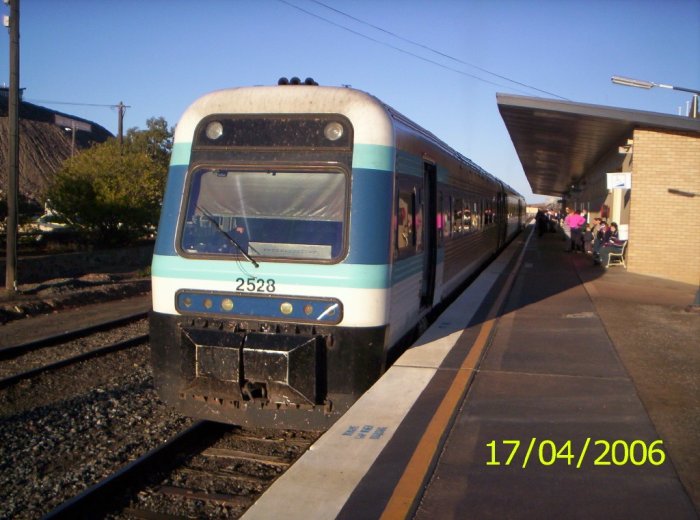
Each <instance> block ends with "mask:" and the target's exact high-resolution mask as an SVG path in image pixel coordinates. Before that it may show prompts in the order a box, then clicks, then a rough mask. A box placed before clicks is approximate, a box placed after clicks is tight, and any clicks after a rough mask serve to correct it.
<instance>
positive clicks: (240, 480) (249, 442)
mask: <svg viewBox="0 0 700 520" xmlns="http://www.w3.org/2000/svg"><path fill="white" fill-rule="evenodd" d="M318 435H319V434H318V433H314V432H296V431H280V430H263V429H256V430H245V429H241V428H238V427H235V426H230V425H223V424H216V423H211V422H199V423H195V424H194V425H193V426H191V427H190V428H188V429H186V430H184V431H183V432H181V433H180V434H179V435H177V436H176V437H174V438H173V439H171V440H169V441H168V442H166V443H164V444H163V445H161V446H159V447H158V448H156V449H154V450H151V451H150V452H148V453H147V454H145V455H144V456H142V457H140V458H139V459H137V460H135V461H133V462H131V463H130V464H128V465H127V466H125V467H123V468H122V469H120V470H119V471H117V472H116V473H114V474H113V475H111V476H110V477H108V478H106V479H104V480H103V481H101V482H99V483H98V484H96V485H95V486H93V487H91V488H90V489H87V490H86V491H84V492H83V493H81V494H80V495H78V496H76V497H74V498H72V499H71V500H68V501H67V502H65V503H64V504H62V505H61V506H59V507H58V508H56V509H54V510H53V511H52V512H50V513H49V514H48V515H47V516H46V518H47V519H63V518H80V517H85V516H96V517H108V518H184V517H187V518H192V517H196V518H237V517H239V516H240V515H241V514H242V513H243V512H244V511H245V510H246V509H247V508H248V507H249V506H250V505H252V504H253V502H255V500H256V499H257V497H259V496H260V495H261V494H262V493H263V492H264V491H265V489H267V487H268V486H269V485H270V484H271V483H272V482H273V481H274V480H275V479H276V478H277V477H278V476H279V475H281V474H282V473H283V472H284V471H286V469H287V468H288V467H289V466H290V465H291V464H292V463H293V462H294V461H295V460H296V459H297V458H298V457H299V456H300V455H301V454H302V453H304V451H306V449H307V448H308V447H309V446H310V445H311V444H312V443H313V442H314V441H315V440H316V438H317V437H318Z"/></svg>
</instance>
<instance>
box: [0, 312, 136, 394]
mask: <svg viewBox="0 0 700 520" xmlns="http://www.w3.org/2000/svg"><path fill="white" fill-rule="evenodd" d="M146 317H147V314H146V313H134V314H133V315H131V316H128V317H125V318H120V319H117V320H112V321H107V322H103V323H100V324H97V325H92V326H89V327H85V328H82V329H79V330H72V331H69V332H62V333H60V334H55V335H50V336H44V337H41V338H39V339H36V340H33V341H30V342H27V343H23V344H20V345H13V346H11V347H5V348H3V349H2V350H0V389H3V388H7V387H9V386H12V385H15V384H17V383H19V382H21V381H23V380H26V379H30V378H32V377H36V376H38V375H40V374H43V373H45V372H48V371H52V370H57V369H59V368H62V367H65V366H68V365H71V364H75V363H79V362H81V361H85V360H88V359H92V358H95V357H99V356H103V355H105V354H109V353H112V352H117V351H119V350H123V349H127V348H131V347H134V346H138V345H142V344H144V343H146V342H147V341H148V335H147V334H139V333H135V332H130V331H129V330H128V329H125V330H124V332H123V333H119V332H117V333H116V335H117V336H119V339H112V338H111V336H114V335H115V332H114V331H115V330H117V329H119V328H123V327H128V326H129V325H130V324H133V323H136V322H138V321H140V320H144V319H145V318H146Z"/></svg>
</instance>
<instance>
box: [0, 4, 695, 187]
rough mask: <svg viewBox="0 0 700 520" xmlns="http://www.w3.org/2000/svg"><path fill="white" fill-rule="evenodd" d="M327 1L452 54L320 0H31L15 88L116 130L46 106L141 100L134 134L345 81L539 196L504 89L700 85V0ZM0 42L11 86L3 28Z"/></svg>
mask: <svg viewBox="0 0 700 520" xmlns="http://www.w3.org/2000/svg"><path fill="white" fill-rule="evenodd" d="M321 1H322V2H323V4H326V5H327V6H330V7H332V8H334V9H337V10H340V11H342V12H343V13H345V14H347V15H350V16H352V17H355V18H357V19H360V20H362V21H364V22H367V23H368V24H371V25H374V26H377V27H379V28H381V29H383V30H384V31H388V32H390V33H394V34H396V35H398V36H400V37H401V38H404V39H406V40H411V41H414V42H417V43H420V44H421V45H424V46H427V47H429V48H431V49H434V50H436V51H439V52H440V53H443V54H445V55H447V56H448V57H445V56H441V55H439V54H436V53H433V52H430V51H429V50H426V49H425V48H422V47H419V46H416V45H412V44H410V43H408V42H407V41H405V40H402V39H398V38H396V37H394V36H391V35H390V34H388V33H387V32H384V31H381V30H378V29H376V28H373V27H371V26H370V25H366V24H363V23H360V22H359V21H356V20H353V19H351V18H349V17H347V16H344V15H343V14H340V13H338V12H334V11H333V10H331V9H328V8H327V7H324V6H323V5H322V4H320V3H317V2H314V1H313V0H284V1H281V0H21V2H22V4H21V16H20V21H21V23H20V45H21V66H20V75H21V78H20V83H21V86H22V87H24V88H25V89H26V91H25V99H26V100H28V101H31V102H34V103H37V104H40V105H44V106H47V107H50V108H54V109H56V110H60V111H63V112H66V113H69V114H74V115H77V116H80V117H84V118H87V119H90V120H93V121H95V122H97V123H99V124H101V125H103V126H105V127H106V128H107V129H108V130H110V131H111V132H113V133H116V131H117V112H116V110H115V109H113V108H110V107H108V106H105V107H90V106H80V105H66V104H55V103H50V102H49V101H51V102H71V103H89V104H104V105H110V104H116V103H118V102H119V101H123V102H124V103H125V104H127V105H130V106H131V108H129V109H128V110H127V112H126V117H125V121H124V126H125V128H131V127H139V128H143V127H145V122H146V120H147V119H148V118H149V117H153V116H163V117H165V118H166V119H167V121H168V122H169V123H170V124H171V125H175V124H176V123H177V120H178V118H179V117H180V115H181V114H182V112H183V111H184V110H185V108H186V107H187V106H188V105H189V104H190V103H191V102H192V101H194V100H195V99H196V98H197V97H199V96H200V95H202V94H204V93H206V92H209V91H212V90H216V89H220V88H225V87H235V86H245V85H270V84H275V83H276V82H277V79H278V78H279V77H281V76H287V77H291V76H299V77H300V78H302V79H304V78H305V77H307V76H312V77H313V78H314V79H316V80H317V81H318V82H319V83H320V84H322V85H343V84H348V85H351V86H353V87H355V88H358V89H361V90H365V91H367V92H370V93H372V94H374V95H376V96H377V97H379V98H380V99H382V100H384V101H385V102H387V103H388V104H390V105H392V106H394V107H395V108H396V109H398V110H399V111H401V112H402V113H404V114H405V115H406V116H408V117H410V118H411V119H413V120H414V121H416V122H417V123H419V124H421V125H422V126H424V127H425V128H427V129H428V130H430V131H431V132H433V133H434V134H435V135H437V136H438V137H440V138H442V139H443V140H444V141H445V142H447V143H448V144H449V145H451V146H452V147H453V148H455V149H457V150H458V151H460V152H461V153H463V154H464V155H466V156H468V157H470V158H471V159H472V160H474V161H475V162H477V163H478V164H479V165H481V166H482V167H484V168H485V169H486V170H488V171H490V172H491V173H493V174H494V175H497V176H498V177H500V178H502V179H504V180H505V181H506V182H508V183H509V184H511V185H512V186H513V187H514V188H516V189H517V190H519V191H520V192H521V193H523V194H524V195H525V196H526V197H527V198H528V200H533V201H536V200H540V198H538V197H532V193H531V191H530V188H529V185H528V184H527V179H526V178H525V175H524V173H523V171H522V167H521V166H520V163H519V161H518V159H517V155H516V153H515V150H514V148H513V145H512V143H511V141H510V137H509V135H508V133H507V130H506V128H505V125H504V123H503V121H502V119H501V117H500V114H499V112H498V109H497V105H496V92H506V93H511V94H524V95H529V96H539V97H546V98H554V95H558V96H561V97H563V98H566V99H569V100H572V101H576V102H582V103H593V104H599V105H608V106H616V107H625V108H633V109H639V110H649V111H654V112H662V113H670V114H676V113H678V110H679V107H682V109H683V110H685V106H686V101H687V100H689V99H690V95H688V94H684V93H680V92H675V91H670V90H663V89H652V90H650V91H645V90H641V89H634V88H628V87H621V86H617V85H613V84H612V83H611V82H610V77H611V76H613V75H622V76H629V77H633V78H638V79H644V80H650V81H654V82H657V83H667V84H673V85H677V86H684V87H689V88H695V89H700V0H664V1H661V0H421V1H418V0H321ZM290 4H293V5H294V6H297V8H294V7H292V6H290ZM301 9H303V10H305V11H308V12H309V13H313V14H308V13H306V12H303V11H302V10H301ZM0 10H1V11H2V14H9V8H8V7H7V6H4V5H2V7H0ZM314 15H315V16H314ZM324 19H325V20H324ZM326 20H327V21H326ZM329 21H330V22H333V23H334V24H338V25H342V26H344V27H346V28H348V29H350V31H349V30H346V29H343V28H341V27H339V26H338V25H333V24H332V23H329ZM351 31H353V32H351ZM357 33H361V34H362V35H364V36H361V35H360V34H357ZM0 41H1V42H2V43H1V44H0V82H1V83H5V84H7V83H9V67H8V61H9V60H8V57H9V52H8V46H9V38H8V36H7V33H5V34H4V35H3V36H2V37H0ZM379 42H381V43H379ZM392 46H393V47H398V48H400V49H402V50H403V51H405V52H402V51H399V50H396V49H395V48H392ZM409 53H410V54H409ZM411 54H415V55H416V56H419V57H416V56H413V55H411ZM421 58H422V59H421ZM451 58H454V59H451ZM426 60H430V61H426ZM431 61H432V62H437V64H435V63H431ZM465 63H468V64H469V65H467V64H465ZM438 64H439V65H438ZM472 65H473V66H472ZM475 66H476V67H480V68H481V69H486V70H488V71H489V72H493V73H495V74H498V75H500V76H503V77H506V78H509V79H512V80H514V81H517V82H519V83H522V84H526V85H529V86H532V87H535V88H537V89H540V90H541V91H546V92H549V93H551V94H545V93H543V92H541V91H538V90H534V89H532V88H527V87H523V86H522V85H519V84H517V83H513V82H511V81H507V80H505V79H501V78H499V77H497V76H494V75H491V74H489V73H487V72H484V71H483V70H479V68H476V67H475ZM453 69H454V70H453ZM458 71H459V72H458Z"/></svg>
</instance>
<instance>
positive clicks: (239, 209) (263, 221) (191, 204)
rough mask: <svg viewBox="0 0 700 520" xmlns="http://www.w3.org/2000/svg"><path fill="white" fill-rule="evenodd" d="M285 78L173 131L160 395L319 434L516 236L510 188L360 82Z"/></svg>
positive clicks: (153, 324) (204, 411)
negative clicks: (396, 351)
mask: <svg viewBox="0 0 700 520" xmlns="http://www.w3.org/2000/svg"><path fill="white" fill-rule="evenodd" d="M292 83H296V84H289V82H286V81H280V84H279V85H277V86H262V87H248V88H233V89H229V90H221V91H217V92H213V93H211V94H208V95H205V96H204V97H202V98H200V99H198V100H197V101H195V102H194V104H192V105H191V106H190V107H189V108H188V109H187V111H186V112H185V113H184V115H183V116H182V119H181V120H180V122H179V123H178V125H177V128H176V132H175V140H174V146H173V152H172V158H171V164H170V169H169V173H168V181H167V188H166V192H165V196H164V201H163V207H162V214H161V219H160V224H159V228H158V237H157V241H156V246H155V251H154V257H153V264H152V283H153V312H152V314H151V317H150V339H151V349H152V364H153V370H154V376H155V381H156V387H157V389H158V392H159V395H160V396H161V397H162V399H163V400H164V401H165V402H166V403H168V404H170V405H172V406H174V407H176V408H177V409H179V410H180V411H181V412H182V413H184V414H186V415H190V416H194V417H198V418H203V419H208V420H213V421H219V422H226V423H233V424H240V425H248V426H268V427H280V428H287V427H293V428H300V429H324V428H327V427H328V426H330V425H331V424H332V423H333V422H334V421H336V420H337V419H338V418H339V417H340V416H341V415H342V414H343V413H344V412H345V411H346V410H347V409H348V408H349V407H350V406H351V405H352V403H353V402H354V401H355V400H357V399H358V397H359V396H360V395H362V393H364V392H365V391H366V390H367V389H368V388H369V387H370V386H371V385H372V383H374V382H375V381H376V380H377V379H378V378H379V377H380V375H381V374H382V372H383V371H384V370H385V369H386V368H387V364H388V360H389V359H390V356H391V355H392V349H394V348H395V347H396V346H397V345H398V344H399V343H400V342H401V340H402V338H406V337H408V335H410V334H411V332H412V331H415V330H416V328H417V327H419V326H421V325H424V324H425V320H426V318H427V317H428V316H429V315H430V314H431V312H434V311H435V310H436V309H438V308H439V307H440V306H441V304H442V303H443V302H445V301H446V300H447V299H448V298H449V297H450V295H453V296H454V293H455V292H456V291H457V290H458V289H459V288H460V286H461V285H462V284H463V283H464V282H465V280H467V279H468V277H470V276H471V275H473V274H474V273H475V272H476V271H477V270H478V269H479V268H480V267H481V266H483V265H484V263H485V262H487V261H488V260H489V259H490V258H491V257H493V255H494V254H495V253H496V252H497V251H499V249H501V248H502V247H503V246H504V245H505V244H506V243H507V241H508V240H510V239H511V238H512V237H513V236H514V235H515V234H516V233H517V232H518V231H519V230H520V229H521V225H522V224H523V212H524V209H525V204H524V201H523V198H522V197H521V196H520V195H519V194H518V193H517V192H516V191H514V190H513V189H512V188H510V187H509V186H507V185H506V184H504V183H503V182H501V181H499V180H498V179H496V178H495V177H493V176H491V175H490V174H488V173H487V172H485V171H484V170H483V169H481V168H480V167H479V166H477V165H476V164H474V163H473V162H472V161H470V160H469V159H467V158H466V157H464V156H463V155H461V154H459V153H457V152H456V151H455V150H453V149H451V148H450V147H448V146H447V145H446V144H445V143H443V142H442V141H440V140H439V139H438V138H436V137H435V136H434V135H433V134H431V133H430V132H428V131H426V130H424V129H423V128H421V127H420V126H419V125H417V124H416V123H413V122H412V121H410V120H409V119H407V118H406V117H404V116H403V115H401V114H400V113H399V112H397V111H396V110H394V109H393V108H391V107H390V106H388V105H387V104H385V103H383V102H382V101H380V100H378V99H377V98H375V97H373V96H372V95H370V94H367V93H365V92H362V91H359V90H355V89H352V88H347V87H323V86H318V85H316V84H315V83H314V82H313V81H311V80H307V82H305V83H306V84H300V83H301V82H299V81H293V82H292Z"/></svg>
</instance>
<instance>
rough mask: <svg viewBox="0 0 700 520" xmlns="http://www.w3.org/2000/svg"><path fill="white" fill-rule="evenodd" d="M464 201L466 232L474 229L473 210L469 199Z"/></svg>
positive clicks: (463, 222)
mask: <svg viewBox="0 0 700 520" xmlns="http://www.w3.org/2000/svg"><path fill="white" fill-rule="evenodd" d="M463 202H464V211H463V212H462V229H463V230H464V232H465V233H466V232H469V231H471V230H472V212H471V210H470V208H469V201H466V200H465V201H463Z"/></svg>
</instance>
